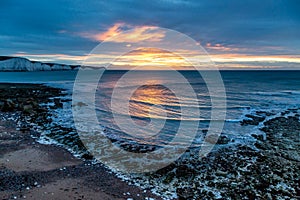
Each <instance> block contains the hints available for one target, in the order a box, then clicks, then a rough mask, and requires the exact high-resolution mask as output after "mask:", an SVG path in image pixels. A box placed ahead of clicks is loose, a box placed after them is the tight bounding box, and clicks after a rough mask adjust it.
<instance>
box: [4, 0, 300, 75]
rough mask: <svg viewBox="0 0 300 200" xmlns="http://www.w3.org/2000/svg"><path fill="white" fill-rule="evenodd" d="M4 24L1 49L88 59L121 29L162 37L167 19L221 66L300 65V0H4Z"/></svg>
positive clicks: (135, 35) (134, 38) (135, 36)
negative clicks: (159, 30) (155, 29)
mask: <svg viewBox="0 0 300 200" xmlns="http://www.w3.org/2000/svg"><path fill="white" fill-rule="evenodd" d="M0 27H1V29H0V44H1V45H0V55H6V56H21V57H26V58H29V59H31V60H38V61H45V62H56V63H63V64H81V63H82V61H83V60H84V59H85V58H86V56H87V55H89V53H90V52H91V50H92V49H93V48H94V47H96V46H97V45H99V43H101V42H103V41H105V40H108V39H109V38H110V37H112V36H115V35H116V34H121V37H119V39H118V41H114V40H111V41H110V42H111V44H112V45H116V44H118V45H123V47H124V46H127V47H128V46H129V45H131V44H132V43H138V42H141V40H150V41H153V40H155V42H159V41H160V40H161V39H162V38H163V37H165V35H163V34H164V33H163V32H162V33H158V32H155V31H154V33H153V31H152V30H153V28H154V27H162V28H167V29H170V30H175V31H178V32H180V33H183V34H186V35H187V36H189V37H191V38H192V39H193V40H195V41H196V42H197V44H199V45H201V46H202V47H203V48H204V49H205V50H206V51H207V52H208V54H209V56H210V58H211V60H212V61H214V62H215V63H216V64H217V66H218V67H219V68H221V69H257V68H263V69H269V68H271V69H274V68H276V69H300V48H299V47H300V37H299V36H300V3H299V2H298V1H297V0H276V1H275V0H263V1H262V0H243V1H241V0H231V1H223V0H215V1H211V0H201V1H199V0H191V1H185V0H143V1H139V0H114V1H100V0H86V1H79V0H52V1H40V0H26V1H19V0H2V1H1V7H0ZM127 30H132V32H131V33H132V34H131V35H128V34H126V33H125V31H127ZM122 34H123V35H122ZM120 38H121V39H120ZM128 41H130V43H129V42H128ZM141 52H142V53H141ZM141 52H139V53H137V54H133V55H134V56H131V57H135V56H137V57H135V58H138V59H140V58H144V57H145V58H148V60H147V59H146V60H145V61H144V62H139V63H142V64H145V63H146V62H149V60H152V58H153V56H152V55H154V57H155V58H156V57H157V55H160V56H161V57H163V55H164V54H163V53H161V52H159V51H154V50H153V49H152V50H149V52H150V54H148V53H147V52H146V51H145V49H142V50H141ZM108 54H109V52H107V54H106V56H108ZM131 54H132V53H131ZM102 56H104V55H102ZM138 56H140V57H138ZM129 57H130V56H129ZM161 57H160V58H159V59H161ZM167 57H168V56H167ZM149 58H150V59H149ZM103 60H105V57H103ZM123 60H124V59H123ZM125 60H126V59H125ZM127 61H128V59H127ZM174 62H175V61H174ZM176 62H177V61H176ZM103 63H105V61H103ZM116 64H118V62H117V63H116ZM119 64H120V65H124V63H120V62H119Z"/></svg>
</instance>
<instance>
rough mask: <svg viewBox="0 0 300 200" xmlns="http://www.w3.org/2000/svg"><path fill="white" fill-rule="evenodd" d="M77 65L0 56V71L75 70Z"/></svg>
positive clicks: (77, 67)
mask: <svg viewBox="0 0 300 200" xmlns="http://www.w3.org/2000/svg"><path fill="white" fill-rule="evenodd" d="M79 67H80V66H74V65H62V64H54V63H42V62H36V61H30V60H28V59H26V58H18V57H8V56H0V71H60V70H77V69H79Z"/></svg>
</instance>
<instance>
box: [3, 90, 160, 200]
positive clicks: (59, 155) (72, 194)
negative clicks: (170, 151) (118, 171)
mask: <svg viewBox="0 0 300 200" xmlns="http://www.w3.org/2000/svg"><path fill="white" fill-rule="evenodd" d="M39 92H41V93H39ZM0 93H1V100H4V101H2V102H6V103H5V105H4V104H3V105H2V112H0V199H36V200H40V199H53V200H54V199H55V200H56V199H62V200H65V199H77V200H78V199H103V200H108V199H146V198H154V199H160V198H159V197H157V196H155V195H153V194H151V193H150V192H149V191H146V190H141V189H139V188H138V187H135V186H130V185H128V184H127V183H125V182H123V181H121V180H120V179H118V178H116V177H115V176H114V175H113V174H112V172H110V171H109V170H107V169H106V168H105V167H104V166H103V165H101V164H91V161H84V160H83V159H79V158H75V157H74V156H73V155H72V154H71V153H70V152H68V151H67V150H65V149H63V148H60V147H57V146H53V145H43V144H39V143H37V142H36V140H35V139H34V138H37V137H39V133H37V132H36V131H33V130H31V128H30V127H25V124H23V127H22V125H21V127H20V126H19V127H18V126H17V124H18V121H20V119H21V118H22V115H24V114H25V115H26V116H27V117H28V116H31V117H33V118H38V117H37V116H39V117H40V116H43V112H47V111H46V110H43V109H42V108H41V107H39V106H38V103H42V102H47V101H48V100H49V99H48V98H49V97H51V96H57V95H58V94H60V90H58V89H50V88H48V87H45V86H41V85H30V84H28V85H26V84H0ZM16 93H18V96H15V95H16ZM32 93H35V94H36V95H34V94H32ZM16 97H17V98H16ZM7 102H11V105H10V104H8V103H7ZM17 104H18V105H17ZM35 104H36V107H34V105H35ZM29 105H31V106H29ZM24 108H25V109H24ZM26 108H27V109H26ZM3 110H4V111H5V112H3ZM37 110H39V112H40V113H38V114H37Z"/></svg>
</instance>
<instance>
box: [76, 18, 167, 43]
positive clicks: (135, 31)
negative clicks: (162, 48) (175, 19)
mask: <svg viewBox="0 0 300 200" xmlns="http://www.w3.org/2000/svg"><path fill="white" fill-rule="evenodd" d="M124 27H125V28H130V30H129V31H123V30H122V29H123V28H124ZM116 35H117V36H116ZM81 36H83V37H86V38H89V39H92V40H96V41H99V42H102V41H110V42H116V43H123V42H130V43H138V42H143V41H147V42H159V41H161V40H162V38H163V37H164V36H165V32H163V31H162V30H160V29H158V28H157V27H154V26H130V25H126V24H124V23H116V24H114V25H113V26H111V27H110V28H108V30H107V31H105V32H103V33H98V34H90V33H83V34H81ZM114 36H116V37H114Z"/></svg>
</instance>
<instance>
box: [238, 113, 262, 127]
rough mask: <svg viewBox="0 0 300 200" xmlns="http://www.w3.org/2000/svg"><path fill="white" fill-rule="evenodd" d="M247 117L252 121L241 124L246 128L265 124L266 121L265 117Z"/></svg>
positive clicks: (248, 115)
mask: <svg viewBox="0 0 300 200" xmlns="http://www.w3.org/2000/svg"><path fill="white" fill-rule="evenodd" d="M246 117H248V118H250V119H244V120H243V121H242V122H241V125H242V126H245V125H256V126H257V125H258V124H259V123H260V122H263V121H264V120H265V119H266V117H265V116H255V115H250V114H247V115H246Z"/></svg>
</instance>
